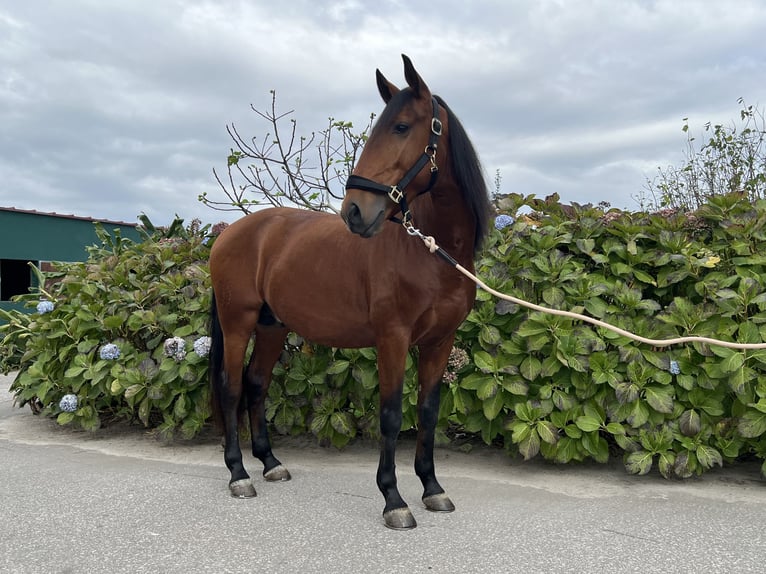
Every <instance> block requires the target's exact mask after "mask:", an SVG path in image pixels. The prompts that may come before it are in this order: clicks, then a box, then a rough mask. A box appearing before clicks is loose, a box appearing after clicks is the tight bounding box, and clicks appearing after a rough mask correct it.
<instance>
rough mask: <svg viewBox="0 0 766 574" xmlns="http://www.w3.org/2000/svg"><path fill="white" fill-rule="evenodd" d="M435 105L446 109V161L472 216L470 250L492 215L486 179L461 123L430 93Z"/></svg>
mask: <svg viewBox="0 0 766 574" xmlns="http://www.w3.org/2000/svg"><path fill="white" fill-rule="evenodd" d="M434 97H435V98H436V101H437V102H439V105H440V106H441V107H443V108H444V109H445V110H446V111H447V126H448V131H449V148H450V155H451V157H450V161H451V162H452V170H453V173H454V174H455V178H456V179H457V184H458V187H460V190H461V191H462V193H463V199H464V200H465V202H466V204H468V209H469V210H470V211H471V213H472V214H473V216H474V219H475V220H476V236H475V239H474V244H473V249H474V253H476V252H477V251H479V249H481V246H482V243H483V242H484V238H485V237H486V236H487V232H488V229H489V219H490V217H491V215H492V204H491V203H490V201H489V192H488V190H487V182H486V180H485V179H484V171H483V170H482V168H481V163H480V162H479V157H478V156H477V155H476V150H475V149H474V147H473V144H472V143H471V140H470V139H468V134H467V133H466V132H465V129H464V128H463V124H461V123H460V120H458V119H457V116H456V115H455V114H454V113H453V112H452V110H451V109H450V108H449V106H448V105H447V104H446V103H445V102H444V100H443V99H442V98H440V97H439V96H434Z"/></svg>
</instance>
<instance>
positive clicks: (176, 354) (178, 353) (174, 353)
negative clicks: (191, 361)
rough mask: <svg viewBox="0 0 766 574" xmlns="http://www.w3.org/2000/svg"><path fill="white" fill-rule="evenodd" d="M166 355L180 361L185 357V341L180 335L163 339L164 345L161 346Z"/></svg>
mask: <svg viewBox="0 0 766 574" xmlns="http://www.w3.org/2000/svg"><path fill="white" fill-rule="evenodd" d="M162 350H163V351H164V352H165V356H166V357H172V358H173V359H175V360H176V362H178V363H180V362H181V361H183V360H184V358H186V341H184V340H183V339H182V338H181V337H170V338H169V339H165V345H164V346H163V347H162Z"/></svg>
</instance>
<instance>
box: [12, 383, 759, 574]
mask: <svg viewBox="0 0 766 574" xmlns="http://www.w3.org/2000/svg"><path fill="white" fill-rule="evenodd" d="M9 383H10V377H2V376H0V508H1V509H2V510H1V511H0V572H11V573H17V572H19V573H21V572H29V573H41V572H45V573H48V572H57V573H81V572H98V573H108V572H126V573H127V572H130V573H143V572H147V573H158V572H163V573H175V572H178V573H188V572H215V573H227V572H231V573H235V572H260V571H266V572H277V573H293V572H295V573H301V574H312V573H337V572H342V573H348V574H355V573H365V574H373V573H378V572H392V573H393V572H407V573H420V572H438V573H474V572H492V573H504V572H509V573H510V572H519V573H535V572H552V573H557V572H577V573H597V572H598V573H600V572H609V573H621V572H641V573H652V572H695V573H699V572H704V573H711V572H764V571H766V483H764V482H762V481H761V480H760V479H759V476H758V467H757V465H754V464H753V465H751V464H744V465H739V466H737V467H735V468H727V469H723V470H716V471H715V472H710V473H708V474H706V475H705V476H703V477H702V478H700V479H693V480H689V481H686V482H669V481H665V480H664V479H662V478H661V477H659V476H658V475H650V476H645V477H634V476H630V475H627V474H626V473H625V471H624V470H623V469H622V466H621V464H619V462H616V463H615V464H612V465H608V466H601V465H582V466H564V467H556V466H552V465H549V464H546V463H544V462H541V461H532V462H528V463H525V462H522V461H520V460H515V459H511V458H509V457H507V456H506V455H505V454H503V453H502V452H497V451H493V450H491V449H484V448H478V449H474V451H473V452H471V453H470V454H464V453H462V452H457V451H454V450H449V449H440V450H439V451H438V452H437V472H438V475H439V477H440V480H441V482H442V485H443V486H444V487H445V489H446V490H447V492H448V494H449V495H450V496H451V498H452V500H453V501H454V502H455V505H456V506H457V510H456V511H455V512H454V513H451V514H434V513H429V512H428V511H426V510H425V509H424V508H423V507H422V505H421V503H420V500H419V498H420V494H421V490H420V485H419V482H418V480H417V478H416V477H415V475H414V472H413V470H412V460H413V454H414V449H413V445H412V444H409V443H405V444H403V445H402V447H401V449H400V451H399V457H398V462H399V465H398V466H399V483H400V488H401V491H402V493H403V495H404V496H405V498H407V499H408V500H409V501H410V505H411V507H412V510H413V513H414V514H415V518H416V519H417V521H418V527H417V528H416V529H414V530H411V531H407V532H396V531H391V530H388V529H386V528H385V527H384V526H383V522H382V517H381V510H382V505H383V499H382V497H381V496H380V494H379V493H378V491H377V488H376V486H375V469H376V465H377V450H376V448H375V447H374V446H372V445H354V446H352V447H350V448H348V449H346V450H344V451H342V452H338V451H336V450H334V449H323V448H319V447H316V446H313V444H312V443H311V442H310V441H306V440H303V441H296V440H280V441H277V443H276V445H275V452H276V453H277V456H279V457H280V459H281V460H282V462H283V463H284V464H285V466H287V467H288V468H289V469H290V472H291V473H292V475H293V480H292V481H290V482H287V483H278V484H272V483H266V482H263V481H262V480H260V479H257V480H256V488H257V490H258V496H257V497H256V498H254V499H250V500H236V499H232V498H231V497H230V496H229V495H228V490H227V479H228V471H227V470H226V468H225V467H224V465H223V457H222V449H221V447H220V443H219V441H217V440H216V439H214V438H207V439H199V440H195V441H193V442H179V443H177V444H174V445H171V446H168V445H163V444H162V443H160V442H158V441H157V440H155V439H154V438H153V437H152V435H151V434H150V433H147V432H145V431H144V430H143V429H141V428H135V427H133V428H127V427H125V426H121V427H117V428H109V429H105V430H101V431H99V432H97V433H94V434H91V433H85V432H81V431H73V430H71V429H68V428H60V427H58V426H57V425H56V424H55V422H53V421H51V420H49V419H45V418H41V417H38V416H34V415H32V414H31V413H30V411H29V410H28V409H17V408H14V407H12V399H11V396H10V395H9V394H8V393H7V391H6V389H7V388H8V384H9ZM246 460H247V462H248V463H249V466H248V468H249V469H250V470H251V474H253V475H258V476H260V475H259V472H258V467H259V463H257V461H255V460H254V459H252V458H251V457H250V456H249V455H248V457H247V459H246Z"/></svg>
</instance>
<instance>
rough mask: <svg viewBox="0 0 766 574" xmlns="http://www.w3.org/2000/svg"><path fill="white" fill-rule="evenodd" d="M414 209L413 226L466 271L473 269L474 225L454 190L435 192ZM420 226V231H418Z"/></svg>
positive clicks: (457, 192) (463, 203) (444, 189)
mask: <svg viewBox="0 0 766 574" xmlns="http://www.w3.org/2000/svg"><path fill="white" fill-rule="evenodd" d="M421 199H422V200H423V201H422V205H420V206H418V207H419V208H420V209H417V211H416V210H414V209H413V216H414V225H415V227H420V228H421V231H422V232H423V233H424V234H426V235H432V236H433V237H434V239H436V242H437V243H438V244H439V246H440V247H441V248H442V249H444V251H446V252H447V253H448V254H449V255H450V256H452V257H453V258H454V259H456V260H457V261H458V262H459V263H460V264H461V265H463V266H464V267H466V268H469V269H471V268H473V246H474V241H475V236H476V222H475V221H474V219H473V215H472V214H471V213H470V211H469V208H468V206H467V205H466V203H465V200H463V198H462V196H461V194H460V190H458V189H457V188H455V187H449V188H438V189H436V188H435V189H434V190H433V191H431V192H430V193H428V194H426V195H425V196H423V197H422V198H421ZM421 226H422V227H421Z"/></svg>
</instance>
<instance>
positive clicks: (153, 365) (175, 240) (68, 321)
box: [0, 217, 211, 437]
mask: <svg viewBox="0 0 766 574" xmlns="http://www.w3.org/2000/svg"><path fill="white" fill-rule="evenodd" d="M142 221H143V224H144V225H143V235H144V240H143V241H142V242H139V243H134V242H132V241H129V240H127V239H125V238H121V237H120V236H119V235H118V236H116V237H113V236H111V235H109V234H108V233H105V232H104V230H103V229H102V228H101V227H100V226H97V233H98V237H99V239H100V241H101V245H98V246H94V247H91V248H89V258H88V260H87V261H86V262H84V263H66V264H58V265H57V271H56V272H52V273H46V274H45V276H43V274H41V273H40V272H39V271H36V272H37V273H38V274H39V277H38V283H39V284H40V285H48V284H50V283H51V282H52V281H53V282H54V286H53V287H52V288H50V289H49V291H46V290H41V292H40V293H37V294H30V295H28V296H23V297H22V299H24V300H26V301H27V305H28V306H29V307H30V308H32V309H34V311H35V312H33V313H31V314H24V313H20V312H10V313H4V316H3V319H5V320H6V321H7V324H6V325H4V326H2V327H0V338H2V348H3V350H4V353H3V355H2V356H0V370H2V371H4V372H8V371H10V370H18V374H17V377H16V379H15V381H14V382H13V384H12V386H11V391H12V392H13V393H14V394H15V395H16V399H17V401H19V402H21V403H22V404H23V403H26V402H28V403H30V405H31V406H32V407H33V410H43V411H44V412H45V413H46V414H49V415H52V416H55V417H57V420H58V421H59V422H60V423H62V424H67V423H73V424H76V425H78V426H81V427H82V428H85V429H96V428H98V427H99V426H100V425H101V424H102V422H104V421H106V420H110V419H114V418H128V419H131V418H136V419H138V420H140V421H141V422H142V423H144V424H145V425H150V424H151V425H154V426H158V428H159V430H160V431H161V432H162V433H164V434H168V435H170V434H172V433H174V432H175V431H180V432H181V433H182V434H183V435H184V436H188V437H191V436H193V435H195V434H196V433H197V432H199V430H200V429H201V428H202V426H203V424H204V423H205V421H206V420H207V418H208V415H209V408H208V401H207V393H208V391H207V379H206V370H207V359H206V358H205V356H206V354H207V349H208V348H209V340H208V339H207V313H208V308H209V305H210V290H209V278H208V271H207V258H208V253H209V247H210V243H211V237H210V235H209V234H208V228H207V227H204V228H201V227H200V225H199V222H196V221H195V222H193V223H192V224H191V225H190V226H188V227H184V226H183V222H182V221H181V220H176V221H174V222H173V223H172V224H171V225H170V226H169V227H168V228H166V229H158V228H155V227H154V226H153V225H152V223H151V222H150V221H149V220H148V219H147V218H145V217H143V218H142ZM187 346H188V347H189V348H192V347H193V348H194V349H195V350H196V351H198V352H194V353H186V348H187Z"/></svg>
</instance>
